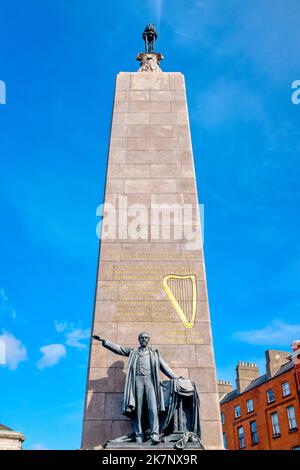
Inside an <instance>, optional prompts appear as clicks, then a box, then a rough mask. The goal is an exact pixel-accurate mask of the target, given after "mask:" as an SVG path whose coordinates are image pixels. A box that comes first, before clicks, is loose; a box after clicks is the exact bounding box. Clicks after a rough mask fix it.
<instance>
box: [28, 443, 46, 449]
mask: <svg viewBox="0 0 300 470" xmlns="http://www.w3.org/2000/svg"><path fill="white" fill-rule="evenodd" d="M31 450H48V448H47V447H46V446H44V445H43V444H40V443H38V442H37V443H36V444H33V445H32V446H31Z"/></svg>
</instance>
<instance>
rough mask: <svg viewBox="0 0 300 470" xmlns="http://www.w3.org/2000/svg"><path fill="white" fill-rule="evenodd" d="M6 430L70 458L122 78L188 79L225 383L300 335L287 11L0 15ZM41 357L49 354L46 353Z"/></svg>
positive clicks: (174, 2)
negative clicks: (146, 50)
mask: <svg viewBox="0 0 300 470" xmlns="http://www.w3.org/2000/svg"><path fill="white" fill-rule="evenodd" d="M1 13H2V24H1V31H0V38H1V66H0V80H3V81H5V83H6V90H7V103H6V105H1V106H0V132H1V139H0V159H1V160H0V161H1V167H0V214H1V230H0V339H1V338H2V339H5V341H6V342H7V344H8V349H9V361H8V365H7V366H6V367H4V366H2V367H0V377H1V387H0V404H1V405H0V406H1V409H0V422H3V423H4V424H6V425H8V426H11V427H13V428H14V429H18V430H21V431H22V432H24V434H25V435H26V437H27V440H26V444H25V448H27V449H42V448H48V449H63V448H67V449H76V448H79V446H80V438H81V422H82V410H83V400H84V392H85V385H86V368H87V360H88V336H89V329H90V326H91V319H92V304H93V296H94V287H95V273H96V263H97V251H98V239H97V237H96V232H95V228H96V224H97V222H98V220H97V218H96V207H97V206H98V204H99V203H101V202H102V198H103V187H104V178H105V170H106V156H107V146H108V139H109V128H110V117H111V109H112V100H113V88H114V80H115V75H116V73H117V72H119V71H135V70H136V69H137V66H138V64H137V63H136V62H135V55H136V53H137V52H139V51H140V50H141V49H142V48H143V43H142V40H141V36H140V35H141V31H142V30H143V28H144V27H145V25H146V23H147V21H148V20H151V21H153V22H154V23H156V25H157V27H158V29H159V40H158V43H157V49H158V50H160V51H161V52H163V54H164V56H165V58H166V59H165V61H164V62H163V63H162V67H163V69H164V70H165V71H181V72H183V73H184V74H185V78H186V85H187V95H188V104H189V111H190V121H191V132H192V138H193V147H194V156H195V166H196V173H197V178H198V181H197V182H198V190H199V197H200V202H201V203H203V204H204V205H205V256H206V269H207V278H208V289H209V299H210V309H211V317H212V324H213V335H214V345H215V353H216V361H217V367H218V376H219V378H223V379H232V380H233V379H234V374H233V369H234V366H235V364H236V362H237V361H238V360H246V361H251V362H252V361H256V362H257V363H258V364H259V366H260V367H262V368H263V367H264V359H263V356H264V351H265V350H266V349H267V348H273V349H289V346H290V343H291V341H292V340H293V339H295V338H296V337H298V338H299V337H300V320H299V308H300V294H299V284H300V247H299V232H300V220H299V205H300V169H299V151H300V127H299V123H300V105H298V106H297V105H294V104H292V102H291V94H292V89H291V84H292V82H293V81H294V80H297V79H300V65H299V56H300V42H299V21H300V10H299V3H298V2H297V0H276V2H274V1H271V0H264V2H261V1H260V0H251V1H250V0H247V1H246V2H241V1H240V0H228V1H226V2H224V1H223V0H220V1H219V0H210V1H208V0H207V1H204V0H203V1H200V0H199V1H196V0H188V1H186V0H185V1H181V0H160V1H159V0H156V1H154V0H152V1H145V2H140V1H137V0H128V1H126V2H124V1H121V0H112V1H111V2H106V3H104V2H99V1H98V0H85V1H83V0H44V1H43V2H40V1H38V0H27V1H26V2H19V1H17V0H10V1H6V0H2V2H1ZM49 346H50V347H49Z"/></svg>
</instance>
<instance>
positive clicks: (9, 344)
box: [0, 331, 28, 370]
mask: <svg viewBox="0 0 300 470" xmlns="http://www.w3.org/2000/svg"><path fill="white" fill-rule="evenodd" d="M0 342H1V343H2V349H4V348H3V343H4V344H5V351H4V355H5V357H4V358H3V357H2V359H4V360H3V361H2V363H5V364H6V365H7V367H8V368H9V369H11V370H16V369H17V368H18V366H19V364H20V363H21V362H23V361H27V359H28V357H27V349H26V347H25V346H24V345H23V344H22V342H21V341H20V340H19V339H17V338H16V337H15V336H14V335H13V334H11V333H9V332H7V331H3V333H2V334H1V335H0ZM2 352H3V351H2Z"/></svg>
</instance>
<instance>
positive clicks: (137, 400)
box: [93, 331, 178, 444]
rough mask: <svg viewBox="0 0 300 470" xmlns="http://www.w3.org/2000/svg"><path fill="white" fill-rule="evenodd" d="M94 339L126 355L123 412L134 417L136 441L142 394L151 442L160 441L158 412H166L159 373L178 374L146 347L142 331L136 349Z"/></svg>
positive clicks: (146, 336) (139, 433)
mask: <svg viewBox="0 0 300 470" xmlns="http://www.w3.org/2000/svg"><path fill="white" fill-rule="evenodd" d="M93 338H94V339H97V340H98V341H101V342H102V345H103V346H104V347H105V348H107V349H109V350H110V351H113V352H114V353H116V354H119V355H121V356H127V357H129V361H128V371H127V376H126V382H125V390H124V399H123V407H122V413H123V414H125V415H126V416H128V417H130V418H133V421H134V432H135V440H136V442H139V443H141V442H143V429H142V409H143V401H144V397H145V398H146V402H147V407H148V416H149V424H150V433H151V440H152V444H158V443H159V442H160V439H159V420H158V415H159V413H160V412H161V411H165V405H164V396H163V392H162V388H161V386H160V376H159V372H160V371H162V372H163V373H164V374H165V375H166V376H167V377H169V378H170V379H176V378H178V376H177V375H176V374H174V372H173V371H172V370H171V369H170V367H169V366H168V365H167V364H166V362H165V361H164V360H163V359H162V357H161V356H160V354H159V351H158V349H152V348H150V347H149V341H150V336H149V334H148V333H146V332H145V331H144V332H142V333H140V334H139V337H138V339H139V343H140V346H139V347H138V348H137V349H134V348H128V347H127V346H119V345H118V344H115V343H112V342H111V341H109V340H105V339H103V338H100V337H99V336H96V335H94V336H93Z"/></svg>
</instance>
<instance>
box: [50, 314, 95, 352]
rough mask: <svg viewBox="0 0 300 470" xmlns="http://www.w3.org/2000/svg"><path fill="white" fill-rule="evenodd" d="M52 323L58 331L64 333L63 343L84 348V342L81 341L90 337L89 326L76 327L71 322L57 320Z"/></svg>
mask: <svg viewBox="0 0 300 470" xmlns="http://www.w3.org/2000/svg"><path fill="white" fill-rule="evenodd" d="M54 325H55V329H56V331H57V332H58V333H63V332H64V333H65V338H66V341H65V344H67V345H68V346H71V347H73V348H77V349H86V347H87V346H86V344H83V343H82V342H81V341H82V340H85V339H88V338H89V337H90V334H91V333H90V330H89V328H86V329H82V328H80V327H76V326H75V325H74V324H73V323H68V322H62V321H58V320H56V321H55V322H54Z"/></svg>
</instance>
